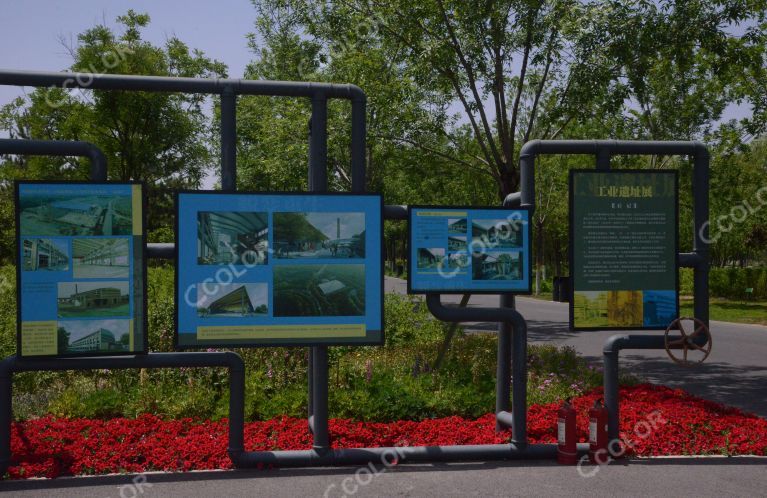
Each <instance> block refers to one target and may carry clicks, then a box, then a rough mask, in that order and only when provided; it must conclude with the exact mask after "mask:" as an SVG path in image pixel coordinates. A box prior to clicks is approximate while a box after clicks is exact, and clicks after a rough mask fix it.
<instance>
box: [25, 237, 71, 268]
mask: <svg viewBox="0 0 767 498" xmlns="http://www.w3.org/2000/svg"><path fill="white" fill-rule="evenodd" d="M21 247H22V263H21V264H22V266H21V268H22V270H23V271H67V270H69V244H68V242H67V241H66V240H61V239H23V240H22V241H21Z"/></svg>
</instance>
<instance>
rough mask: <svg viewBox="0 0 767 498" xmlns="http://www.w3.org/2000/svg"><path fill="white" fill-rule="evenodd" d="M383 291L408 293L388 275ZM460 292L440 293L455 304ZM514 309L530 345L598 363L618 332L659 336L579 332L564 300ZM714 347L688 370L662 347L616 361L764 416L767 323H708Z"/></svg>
mask: <svg viewBox="0 0 767 498" xmlns="http://www.w3.org/2000/svg"><path fill="white" fill-rule="evenodd" d="M386 291H387V292H397V293H403V294H404V293H406V292H407V287H406V282H405V280H401V279H396V278H391V277H386ZM460 298H461V296H460V295H455V296H453V295H451V296H444V297H443V302H444V303H446V304H451V303H453V304H456V303H458V301H460ZM498 301H499V299H498V296H495V295H473V296H472V297H471V299H470V300H469V306H470V307H493V306H498ZM516 303H517V310H519V312H520V313H521V314H522V316H524V317H525V319H526V320H527V324H528V339H529V341H530V342H531V343H550V344H557V345H562V346H565V345H566V346H572V347H573V348H575V350H576V351H578V352H579V353H580V354H581V355H583V356H584V357H586V358H588V359H589V360H590V361H593V362H594V363H595V364H601V362H602V347H603V346H604V343H605V341H607V339H608V338H609V337H610V336H612V335H615V334H616V333H620V334H660V335H662V333H663V332H662V331H635V332H631V331H621V332H616V331H609V330H608V331H578V332H573V331H571V330H570V329H569V327H568V307H567V303H557V302H552V301H545V300H541V299H534V298H530V297H522V296H520V297H517V299H516ZM465 328H466V329H467V330H474V331H483V332H492V331H495V330H496V329H497V324H496V323H470V324H466V326H465ZM711 335H712V339H713V347H712V350H711V355H710V356H709V357H708V358H707V359H706V361H705V362H704V363H703V364H701V365H699V366H696V367H693V368H686V367H682V366H679V365H677V364H676V363H674V362H672V361H671V359H670V358H669V357H668V356H667V355H666V352H665V351H663V350H658V351H655V350H624V351H621V353H620V365H621V368H622V369H625V370H627V371H629V372H631V373H633V374H636V375H638V376H640V377H641V378H643V379H646V380H648V381H650V382H654V383H658V384H663V385H666V386H669V387H680V388H682V389H685V390H687V391H689V392H691V393H692V394H695V395H697V396H701V397H703V398H705V399H708V400H711V401H717V402H720V403H725V404H727V405H732V406H737V407H739V408H742V409H744V410H747V411H750V412H754V413H756V414H758V415H760V416H762V417H767V327H764V326H761V325H744V324H737V323H729V322H717V321H712V322H711Z"/></svg>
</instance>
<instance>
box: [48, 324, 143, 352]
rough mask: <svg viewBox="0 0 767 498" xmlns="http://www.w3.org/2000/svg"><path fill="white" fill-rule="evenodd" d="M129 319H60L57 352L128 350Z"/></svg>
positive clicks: (129, 340)
mask: <svg viewBox="0 0 767 498" xmlns="http://www.w3.org/2000/svg"><path fill="white" fill-rule="evenodd" d="M131 326H132V323H131V320H60V321H59V322H58V330H57V333H58V351H59V354H85V353H107V352H111V353H119V352H128V351H130V344H131V334H132V333H133V331H132V330H131Z"/></svg>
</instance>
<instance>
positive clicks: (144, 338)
mask: <svg viewBox="0 0 767 498" xmlns="http://www.w3.org/2000/svg"><path fill="white" fill-rule="evenodd" d="M22 185H62V186H63V185H67V186H78V185H79V186H86V187H88V186H90V187H97V186H99V185H115V186H121V185H122V186H132V185H138V186H140V187H141V235H140V236H138V237H139V240H140V244H134V245H133V251H134V253H135V251H140V252H139V255H140V257H141V265H140V268H135V267H134V269H133V275H132V276H131V283H132V284H134V286H135V278H136V272H141V280H142V282H141V284H140V285H141V294H142V299H141V303H136V302H134V303H133V305H134V307H135V306H141V310H142V318H141V320H140V321H138V323H136V320H135V317H131V320H133V322H134V324H133V326H134V332H133V333H134V335H135V331H136V327H141V332H142V333H141V342H140V343H138V344H136V343H134V346H135V347H136V349H133V350H131V351H109V352H104V353H87V352H84V353H72V354H65V355H64V354H55V355H24V354H22V351H23V350H22V343H21V342H22V341H21V337H22V334H21V332H22V315H21V309H22V305H21V304H22V303H21V294H22V292H21V272H22V270H21V268H22V265H23V262H22V261H20V258H21V224H20V222H21V210H20V209H19V188H20V187H21V186H22ZM13 202H14V221H15V223H16V227H15V235H16V240H15V242H16V243H15V251H16V253H15V256H14V259H15V260H16V355H17V356H18V357H19V358H25V359H27V358H29V359H48V360H50V359H68V358H93V357H96V358H104V357H110V356H137V355H146V354H147V353H148V352H149V317H148V304H147V301H148V298H147V290H148V282H147V251H146V219H147V191H146V183H145V182H143V181H135V180H134V181H125V182H122V181H121V182H115V181H90V180H88V181H86V180H57V181H49V180H14V182H13ZM131 218H132V220H133V222H134V223H135V218H133V213H131ZM133 237H137V236H136V235H133ZM134 288H135V287H134ZM139 345H140V348H139Z"/></svg>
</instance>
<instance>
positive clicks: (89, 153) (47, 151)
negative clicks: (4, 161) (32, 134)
mask: <svg viewBox="0 0 767 498" xmlns="http://www.w3.org/2000/svg"><path fill="white" fill-rule="evenodd" d="M0 154H16V155H29V156H60V157H66V156H77V157H87V158H88V159H90V163H91V168H90V178H91V181H94V182H105V181H107V159H106V157H105V156H104V153H103V152H101V149H99V148H98V147H96V146H95V145H93V144H92V143H90V142H67V141H63V140H19V139H13V138H0Z"/></svg>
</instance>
